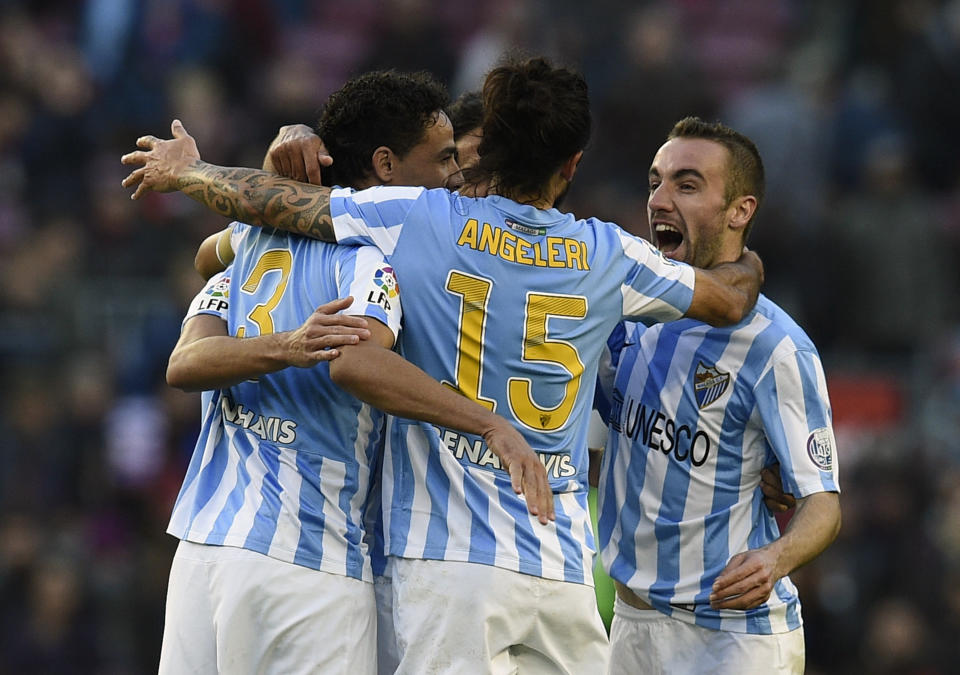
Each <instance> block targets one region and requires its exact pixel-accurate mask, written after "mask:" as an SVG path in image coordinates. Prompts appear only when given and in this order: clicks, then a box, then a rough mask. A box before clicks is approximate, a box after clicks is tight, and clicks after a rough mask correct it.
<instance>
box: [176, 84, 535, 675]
mask: <svg viewBox="0 0 960 675" xmlns="http://www.w3.org/2000/svg"><path fill="white" fill-rule="evenodd" d="M340 94H341V96H339V97H338V96H336V95H335V96H334V97H332V98H331V102H330V105H328V107H327V110H326V111H325V113H324V118H323V120H324V121H325V122H329V121H330V119H331V118H332V117H334V116H336V115H340V116H341V119H342V118H346V119H355V118H356V117H357V116H358V114H359V113H358V111H363V112H364V113H365V114H363V118H364V119H365V120H367V121H371V120H375V119H377V118H378V115H379V119H381V120H383V121H384V122H389V125H385V128H384V129H382V130H379V129H374V130H373V132H365V134H366V136H365V138H366V139H367V143H368V145H369V144H372V146H373V147H372V148H370V151H369V153H368V152H367V151H366V150H365V149H363V148H360V149H358V152H363V153H364V154H366V156H367V157H368V160H369V166H368V170H367V171H366V172H363V171H362V169H363V167H362V165H361V164H359V163H356V164H355V170H356V171H357V172H358V173H357V178H356V180H362V179H363V178H364V177H365V176H366V175H367V174H368V173H369V174H373V175H377V176H379V175H380V174H379V173H378V171H381V170H383V171H388V172H392V175H398V173H399V172H403V173H402V175H403V180H404V181H408V180H409V181H420V180H422V181H423V182H426V183H428V184H431V183H432V184H434V185H439V184H440V183H442V182H443V181H444V180H445V179H446V178H447V175H448V174H449V173H452V172H455V171H456V168H457V167H456V164H455V163H453V164H452V166H451V161H452V157H453V138H452V130H451V128H450V124H449V121H447V120H446V117H445V116H444V114H443V112H442V106H443V105H444V104H445V95H444V93H443V90H442V88H441V87H440V86H439V85H437V84H436V83H435V82H433V81H430V80H428V79H425V78H423V77H419V76H403V75H398V74H396V73H382V74H371V75H367V76H364V77H362V78H358V79H357V80H354V81H352V82H351V83H348V85H347V86H346V87H344V89H343V90H341V92H340ZM363 94H366V95H367V96H366V97H364V96H363ZM386 94H389V95H390V101H389V103H388V104H383V103H382V102H381V101H380V100H378V99H382V98H383V97H384V96H385V95H386ZM371 106H372V107H375V108H376V110H371V109H370V107H371ZM345 108H346V109H347V110H345ZM342 127H343V124H342V122H341V123H338V124H337V125H329V129H330V133H329V135H328V137H329V138H330V139H333V140H336V141H342V142H347V141H348V140H349V139H350V137H351V131H350V130H348V129H343V128H342ZM339 132H342V133H339ZM384 143H385V145H382V144H384ZM404 143H406V144H407V145H406V146H404ZM393 148H399V149H400V150H397V151H396V152H395V151H394V149H393ZM401 150H402V153H401ZM387 153H393V154H394V156H388V157H385V156H386V155H387ZM355 154H356V153H351V152H350V151H348V150H346V149H344V150H343V151H342V152H341V154H339V155H338V160H341V161H340V164H339V166H340V167H342V168H341V171H342V172H345V171H347V169H349V168H350V167H351V166H354V165H353V164H351V161H350V160H351V159H353V158H354V157H355ZM401 154H402V157H398V155H401ZM378 157H379V158H382V159H383V158H385V159H386V160H388V164H389V166H388V167H387V168H386V169H383V168H382V166H381V167H380V168H378V165H377V158H378ZM352 179H353V178H351V177H350V176H349V175H347V178H345V179H344V180H352ZM232 238H233V239H234V240H235V243H236V244H237V245H236V249H237V257H236V260H235V261H234V262H233V265H232V266H231V268H230V269H229V270H227V272H224V273H222V274H221V275H219V276H218V277H214V278H213V279H212V280H211V281H210V282H209V283H208V285H207V286H206V287H205V289H204V291H202V292H201V293H200V294H199V295H198V298H197V299H196V300H195V302H194V303H193V305H192V306H191V310H190V313H189V314H188V317H187V320H186V321H185V327H184V330H183V333H182V335H181V339H180V341H179V342H178V344H177V347H176V348H175V349H174V353H173V354H172V356H171V361H170V365H169V368H168V379H169V381H170V382H171V384H174V385H175V386H180V387H184V388H204V389H213V388H215V387H216V388H219V389H218V390H216V391H206V392H204V395H203V401H204V419H203V428H202V431H201V436H200V439H199V440H198V443H197V449H196V451H195V453H194V456H193V459H192V461H191V464H190V467H189V469H188V473H187V477H186V479H185V481H184V486H183V488H182V490H181V493H180V495H179V497H178V500H177V503H176V506H175V508H174V513H173V516H172V518H171V523H170V527H169V532H170V533H171V534H173V535H175V536H177V537H179V538H181V539H182V542H181V544H180V547H179V548H178V551H177V554H176V556H175V558H174V563H173V566H172V568H171V575H170V586H169V591H168V603H167V620H166V629H165V632H164V643H163V650H162V655H161V666H160V670H161V672H173V673H181V672H212V671H214V670H216V671H220V672H264V671H266V672H277V673H281V672H282V673H294V672H317V671H318V670H320V671H323V672H342V673H347V672H350V673H354V672H367V673H372V672H375V669H376V653H377V648H376V635H377V631H376V628H375V626H376V624H375V612H374V591H373V586H372V584H371V583H370V582H371V580H372V574H371V562H370V559H369V556H368V553H367V543H366V541H365V532H364V522H363V521H364V510H365V508H366V505H367V499H368V493H369V492H370V490H371V475H372V474H373V473H374V470H375V465H376V462H377V459H378V458H377V453H378V448H379V443H380V439H381V438H382V416H383V415H382V413H380V412H379V411H378V410H376V409H374V408H371V406H369V405H367V404H365V403H362V402H361V401H359V400H357V399H356V398H353V397H352V396H350V395H349V394H348V393H347V391H344V389H346V390H348V391H350V392H352V393H354V394H356V395H357V396H358V397H360V398H362V399H365V400H368V401H373V402H375V403H376V404H378V407H380V408H382V409H385V410H389V411H392V412H397V413H400V414H403V415H405V416H407V417H414V418H419V419H424V420H432V421H433V422H434V423H443V424H445V425H450V426H453V427H457V428H461V429H463V430H465V431H473V432H476V431H478V430H479V431H483V427H484V426H486V427H487V429H486V433H487V434H488V435H490V434H492V435H493V436H494V437H496V436H500V437H501V438H500V439H496V438H494V439H493V440H494V443H495V445H497V446H498V452H501V451H503V452H505V453H507V460H508V461H510V459H509V457H510V455H513V457H514V459H516V461H517V462H518V464H517V466H516V467H515V468H514V471H515V472H516V471H518V470H523V468H524V466H523V465H524V463H525V465H526V468H528V469H529V470H530V471H531V474H536V475H538V476H540V477H541V480H542V488H543V494H544V498H543V499H542V500H541V501H542V503H543V504H544V506H545V508H544V516H546V515H548V508H549V507H550V506H552V504H551V502H552V498H551V497H550V496H549V489H548V486H547V482H546V474H545V472H544V470H543V466H542V464H541V463H540V462H539V459H538V458H537V457H536V456H535V455H533V454H532V452H531V451H530V450H529V448H528V447H525V446H524V444H523V441H522V438H521V437H520V436H519V434H517V432H516V431H515V430H514V429H513V428H512V427H510V426H509V425H508V424H507V423H506V422H505V421H503V420H502V418H498V417H497V416H495V415H493V414H492V413H491V412H489V411H487V410H485V409H483V408H482V407H480V406H479V405H477V404H475V403H472V402H470V401H468V400H467V399H465V398H463V397H461V396H458V395H456V394H455V393H453V392H452V391H450V390H449V389H445V388H443V387H441V385H440V384H439V383H437V382H436V381H434V380H431V379H430V378H428V377H427V376H426V375H425V374H424V373H423V372H422V371H420V370H418V369H416V368H414V367H413V366H411V365H410V364H409V363H407V362H405V361H403V360H402V359H400V358H399V357H398V356H397V355H396V354H393V353H392V352H390V351H388V350H389V349H390V348H391V347H392V346H393V342H394V339H395V336H396V333H397V330H398V328H399V320H400V302H399V289H398V287H397V284H396V279H395V277H394V274H393V271H392V270H391V268H390V267H389V265H388V264H387V263H386V262H385V261H384V259H383V256H382V254H381V253H380V251H379V250H377V249H376V248H375V247H372V246H365V247H341V246H336V245H331V244H325V243H322V242H317V241H314V240H309V239H305V238H302V237H291V236H288V235H287V234H285V233H282V232H280V233H277V232H268V231H264V230H259V229H253V228H250V227H248V226H245V225H243V224H240V223H236V224H234V227H233V233H232ZM343 296H353V297H354V298H355V301H354V302H353V304H351V302H350V300H351V298H350V297H347V298H343ZM337 298H343V299H337ZM320 303H325V304H323V305H321V306H320V308H319V309H318V310H317V311H314V307H316V306H317V305H318V304H320ZM340 310H342V311H344V312H345V313H349V314H355V315H358V316H363V317H366V319H359V318H356V317H351V316H335V315H334V313H335V312H337V311H340ZM224 318H226V322H225V321H224ZM334 324H337V325H339V326H340V327H335V329H334V330H333V334H327V333H325V331H326V330H328V329H329V328H330V326H333V325H334ZM228 327H229V331H228ZM228 332H229V333H230V334H234V335H238V336H239V337H243V338H244V339H239V338H238V337H230V336H228ZM361 333H363V334H364V336H369V338H370V339H369V340H365V341H362V342H361V341H360V340H359V338H360V337H361ZM331 345H333V346H337V347H339V349H337V350H336V352H334V354H331V351H330V350H324V347H326V346H331ZM335 354H339V355H338V358H336V359H335V360H334V361H332V362H330V363H329V365H328V364H327V363H325V362H326V361H329V360H330V359H331V356H333V355H335ZM321 362H324V363H323V365H319V366H318V365H317V364H318V363H321ZM377 364H379V368H380V369H381V370H380V371H379V372H376V371H371V369H372V368H376V367H378V365H377ZM287 366H296V367H290V368H287ZM274 371H276V372H274ZM255 376H259V379H258V380H257V381H254V382H249V381H245V380H247V379H248V378H251V377H255ZM337 385H339V386H337ZM464 406H466V407H464ZM474 427H475V428H474ZM517 478H518V480H520V481H521V482H522V480H523V478H522V477H521V476H519V475H517ZM530 480H533V479H530ZM530 496H531V499H532V500H534V501H535V500H536V497H537V495H533V494H531V495H530ZM545 520H546V518H545Z"/></svg>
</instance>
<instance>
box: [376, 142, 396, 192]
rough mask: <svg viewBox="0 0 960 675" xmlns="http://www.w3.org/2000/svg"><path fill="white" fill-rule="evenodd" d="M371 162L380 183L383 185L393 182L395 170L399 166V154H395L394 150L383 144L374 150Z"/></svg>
mask: <svg viewBox="0 0 960 675" xmlns="http://www.w3.org/2000/svg"><path fill="white" fill-rule="evenodd" d="M370 163H371V165H372V167H373V173H374V175H375V176H376V177H377V182H378V183H380V184H381V185H389V184H390V183H392V182H393V172H394V169H396V167H397V156H396V155H394V154H393V150H391V149H390V148H388V147H387V146H385V145H381V146H380V147H379V148H377V149H376V150H374V151H373V156H372V157H371V158H370Z"/></svg>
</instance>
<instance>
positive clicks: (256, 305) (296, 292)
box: [168, 224, 400, 580]
mask: <svg viewBox="0 0 960 675" xmlns="http://www.w3.org/2000/svg"><path fill="white" fill-rule="evenodd" d="M235 228H236V230H237V231H238V232H239V233H240V235H242V236H240V237H239V241H238V242H237V243H238V245H237V246H236V248H235V250H236V252H237V255H236V259H235V260H234V262H233V265H232V273H231V276H230V289H229V290H230V294H229V300H230V302H229V309H228V328H229V331H230V333H231V334H232V335H241V336H246V337H253V336H256V335H266V334H269V333H272V332H280V331H288V330H293V329H296V328H298V327H299V326H300V325H302V324H303V322H304V321H305V320H306V319H307V318H308V317H309V315H310V314H311V313H312V312H313V311H314V309H315V308H317V307H318V306H320V305H322V304H324V303H327V302H330V301H331V300H334V299H336V298H338V297H344V296H347V295H352V296H353V297H354V298H355V300H354V304H353V305H352V306H351V307H350V308H349V309H347V310H346V313H349V314H360V315H364V316H367V317H372V318H375V319H378V320H380V321H382V322H383V323H384V324H386V325H387V326H388V327H389V328H390V329H391V330H392V331H393V333H394V335H396V334H397V332H398V330H399V322H400V303H399V295H398V294H399V289H398V287H397V284H396V278H395V276H394V274H393V271H392V269H391V268H390V266H389V265H388V264H387V263H386V262H385V260H384V258H383V255H382V254H381V253H380V251H378V250H377V249H376V248H374V247H370V246H366V247H344V246H336V245H331V244H324V243H321V242H318V241H313V240H308V239H304V238H302V237H296V236H288V235H286V234H283V233H276V232H273V231H268V230H260V229H259V228H249V227H248V226H246V225H242V224H237V225H235ZM203 406H204V410H203V422H202V428H201V432H200V437H199V439H198V440H197V447H196V449H195V450H194V454H193V458H192V459H191V462H190V466H189V468H188V470H187V476H186V478H185V480H184V484H183V487H182V488H181V490H180V495H179V496H178V498H177V502H176V505H175V506H174V511H173V516H172V518H171V521H170V526H169V528H168V532H170V534H172V535H174V536H177V537H180V538H181V539H186V540H189V541H193V542H196V543H201V544H216V545H225V546H238V547H242V548H247V549H250V550H253V551H258V552H260V553H263V554H265V555H269V556H271V557H274V558H277V559H279V560H284V561H287V562H292V563H296V564H299V565H303V566H305V567H310V568H313V569H318V570H323V571H326V572H331V573H334V574H342V575H346V576H350V577H354V578H358V579H364V580H372V574H371V570H370V560H369V557H368V555H367V549H366V543H365V541H364V529H363V512H364V507H365V503H366V500H367V497H368V492H369V489H370V473H371V470H372V467H373V464H374V461H375V454H376V452H377V449H378V448H379V447H380V442H381V431H382V417H383V415H382V413H380V412H379V411H376V410H374V409H372V408H370V407H369V406H367V405H366V404H364V403H361V402H360V401H358V400H357V399H355V398H353V397H352V396H351V395H349V394H348V393H347V392H345V391H343V390H341V389H340V388H339V387H338V386H336V385H335V384H334V383H333V382H332V380H331V379H330V371H329V367H328V364H326V363H321V364H318V365H316V366H314V367H312V368H287V369H284V370H281V371H278V372H275V373H269V374H267V375H263V376H261V377H259V378H258V379H257V380H255V381H247V382H244V383H241V384H238V385H235V386H232V387H229V388H226V389H222V390H219V391H214V392H205V393H204V395H203Z"/></svg>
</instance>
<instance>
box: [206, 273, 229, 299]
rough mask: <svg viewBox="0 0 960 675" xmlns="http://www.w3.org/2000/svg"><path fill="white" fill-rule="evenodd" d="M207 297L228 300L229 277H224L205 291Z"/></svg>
mask: <svg viewBox="0 0 960 675" xmlns="http://www.w3.org/2000/svg"><path fill="white" fill-rule="evenodd" d="M207 295H209V296H210V297H211V298H224V299H226V298H229V297H230V277H224V278H223V279H221V280H220V281H218V282H217V283H215V284H213V285H212V286H210V287H209V288H208V289H207Z"/></svg>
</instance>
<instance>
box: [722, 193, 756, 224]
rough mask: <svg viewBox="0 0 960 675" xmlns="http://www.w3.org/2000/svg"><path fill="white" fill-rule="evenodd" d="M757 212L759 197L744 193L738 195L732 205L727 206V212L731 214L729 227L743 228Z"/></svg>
mask: <svg viewBox="0 0 960 675" xmlns="http://www.w3.org/2000/svg"><path fill="white" fill-rule="evenodd" d="M756 212H757V198H756V197H754V196H753V195H743V196H742V197H737V198H736V199H734V200H733V201H732V202H730V206H728V207H727V213H728V214H730V225H729V227H730V228H731V229H733V230H742V229H743V228H745V227H746V226H747V224H748V223H749V222H750V219H751V218H753V214H754V213H756Z"/></svg>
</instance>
